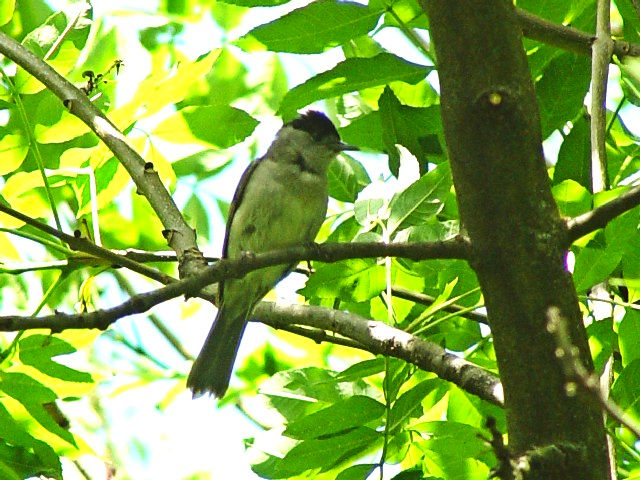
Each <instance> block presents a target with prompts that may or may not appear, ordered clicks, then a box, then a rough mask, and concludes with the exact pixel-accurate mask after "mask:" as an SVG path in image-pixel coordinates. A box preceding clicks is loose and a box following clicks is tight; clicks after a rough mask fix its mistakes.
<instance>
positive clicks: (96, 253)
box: [0, 203, 175, 284]
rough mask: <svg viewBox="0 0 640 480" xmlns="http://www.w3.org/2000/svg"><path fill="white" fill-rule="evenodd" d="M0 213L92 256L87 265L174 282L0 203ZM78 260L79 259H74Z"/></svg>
mask: <svg viewBox="0 0 640 480" xmlns="http://www.w3.org/2000/svg"><path fill="white" fill-rule="evenodd" d="M0 212H3V213H6V214H7V215H11V216H12V217H14V218H17V219H18V220H21V221H23V222H24V223H26V224H28V225H31V226H32V227H35V228H37V229H38V230H40V231H43V232H46V233H48V234H49V235H52V236H54V237H56V238H59V239H60V240H63V241H64V242H66V243H67V244H68V245H69V246H70V247H71V248H73V249H74V250H80V251H81V252H85V253H88V254H90V255H92V256H93V257H94V258H89V259H86V260H87V262H88V263H90V262H91V261H93V262H95V261H96V260H98V259H102V260H107V261H108V262H110V263H111V264H112V265H119V266H121V267H126V268H128V269H129V270H133V271H134V272H138V273H139V274H141V275H144V276H145V277H149V278H152V279H154V280H157V281H159V282H160V283H164V284H166V283H170V282H173V281H175V278H173V277H170V276H169V275H166V274H164V273H162V272H160V271H159V270H156V269H153V268H151V267H148V266H146V265H144V264H142V263H138V262H134V261H133V260H130V259H128V258H126V257H123V256H121V255H118V254H116V253H114V252H112V251H111V250H107V249H106V248H102V247H99V246H98V245H96V244H95V243H93V242H91V241H89V240H87V239H85V238H80V237H74V236H73V235H69V234H67V233H64V232H61V231H59V230H56V229H55V228H53V227H50V226H49V225H47V224H46V223H42V222H40V221H38V220H35V219H33V218H31V217H29V216H27V215H25V214H23V213H20V212H18V211H16V210H14V209H13V208H10V207H8V206H6V205H5V204H3V203H0ZM69 260H70V261H71V260H74V257H70V258H69ZM76 260H79V259H76Z"/></svg>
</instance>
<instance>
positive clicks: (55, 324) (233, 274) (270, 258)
mask: <svg viewBox="0 0 640 480" xmlns="http://www.w3.org/2000/svg"><path fill="white" fill-rule="evenodd" d="M47 228H51V227H49V226H47ZM65 235H66V234H65ZM72 238H73V237H72ZM469 251H470V247H469V244H468V243H467V241H466V240H465V239H463V238H462V237H456V238H454V239H452V240H446V241H442V242H423V243H396V244H384V243H376V242H371V243H364V242H363V243H325V244H322V245H319V244H312V245H307V246H298V247H291V248H287V249H283V250H276V251H273V252H267V253H261V254H256V255H245V256H242V257H240V258H235V259H222V260H220V261H219V262H217V263H216V264H215V265H212V266H209V267H207V268H206V269H204V270H203V271H202V272H201V273H199V274H196V275H193V276H191V277H188V278H185V279H182V280H178V281H176V280H174V279H172V280H171V281H170V282H169V284H168V285H167V286H165V287H162V288H159V289H157V290H154V291H152V292H147V293H142V294H139V295H135V296H133V297H131V298H130V299H129V300H127V301H125V302H124V303H122V304H120V305H118V306H117V307H112V308H108V309H105V310H98V311H95V312H88V313H80V314H66V313H60V312H56V313H55V314H54V315H48V316H44V317H38V318H34V317H24V316H17V315H12V316H5V317H0V331H17V330H27V329H33V328H46V329H51V330H52V331H54V332H60V331H62V330H66V329H69V328H98V329H101V330H104V329H106V328H107V327H108V326H109V325H110V324H112V323H113V322H115V321H116V320H118V319H120V318H122V317H125V316H128V315H133V314H137V313H143V312H145V311H147V310H149V309H150V308H152V307H154V306H156V305H158V304H160V303H162V302H165V301H167V300H170V299H172V298H175V297H178V296H180V295H187V296H200V297H203V298H206V299H207V300H211V299H210V298H208V297H204V296H203V294H202V292H201V290H202V289H203V288H205V287H206V286H208V285H211V284H213V283H217V282H219V281H221V280H224V279H228V278H241V277H243V276H244V275H246V274H247V273H249V272H251V271H253V270H257V269H259V268H265V267H270V266H273V265H281V264H285V265H287V264H291V263H296V262H299V261H302V260H317V261H321V262H325V263H331V262H337V261H340V260H347V259H350V258H377V257H404V258H409V259H412V260H429V259H438V258H467V257H468V256H469ZM118 258H119V259H121V258H122V257H119V256H118ZM169 278H170V277H169Z"/></svg>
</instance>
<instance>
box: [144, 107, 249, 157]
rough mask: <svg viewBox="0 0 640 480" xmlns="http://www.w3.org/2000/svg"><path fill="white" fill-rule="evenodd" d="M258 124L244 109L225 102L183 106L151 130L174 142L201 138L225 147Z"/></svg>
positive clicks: (242, 137) (192, 140)
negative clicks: (221, 103)
mask: <svg viewBox="0 0 640 480" xmlns="http://www.w3.org/2000/svg"><path fill="white" fill-rule="evenodd" d="M256 125H258V122H257V120H255V119H254V118H253V117H251V116H250V115H249V114H248V113H246V112H244V111H243V110H239V109H237V108H233V107H227V106H220V105H218V106H203V107H197V106H195V107H185V108H183V109H182V110H180V111H178V112H176V113H175V114H173V115H171V116H170V117H169V118H167V119H166V120H164V121H162V122H160V124H159V125H158V126H157V127H156V128H155V129H154V130H153V133H154V134H155V135H157V136H158V137H160V138H163V139H165V140H167V141H170V142H173V143H185V144H188V143H193V142H198V141H200V140H201V141H204V142H207V143H208V144H211V145H215V146H216V147H219V148H228V147H230V146H232V145H235V144H236V143H239V142H241V141H242V140H244V139H245V138H247V137H248V136H249V135H250V134H251V132H253V130H254V128H255V127H256Z"/></svg>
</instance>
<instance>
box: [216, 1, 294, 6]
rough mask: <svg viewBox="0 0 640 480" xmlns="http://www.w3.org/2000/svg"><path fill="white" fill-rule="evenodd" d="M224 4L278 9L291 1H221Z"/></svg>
mask: <svg viewBox="0 0 640 480" xmlns="http://www.w3.org/2000/svg"><path fill="white" fill-rule="evenodd" d="M221 1H222V2H224V3H230V4H232V5H238V6H240V7H276V6H278V5H284V4H285V3H289V2H290V1H291V0H221Z"/></svg>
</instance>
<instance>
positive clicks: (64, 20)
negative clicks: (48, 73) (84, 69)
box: [3, 0, 91, 58]
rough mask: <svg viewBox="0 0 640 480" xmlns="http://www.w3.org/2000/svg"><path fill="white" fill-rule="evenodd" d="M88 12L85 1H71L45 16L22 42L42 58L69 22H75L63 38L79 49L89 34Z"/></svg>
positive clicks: (89, 7)
mask: <svg viewBox="0 0 640 480" xmlns="http://www.w3.org/2000/svg"><path fill="white" fill-rule="evenodd" d="M3 3H4V0H3ZM90 13H91V6H90V5H89V4H88V3H87V2H84V1H80V2H75V3H72V4H70V5H68V6H67V8H65V9H64V10H62V11H59V12H56V13H54V14H53V15H51V16H50V17H49V18H47V20H46V21H45V22H44V23H43V24H42V25H40V26H39V27H38V28H36V29H35V30H33V31H32V32H30V33H29V34H28V35H27V36H26V37H25V38H24V40H22V44H23V45H24V46H25V47H27V48H28V49H29V50H31V51H32V52H33V53H35V54H36V55H38V56H39V57H40V58H43V57H44V56H45V55H46V54H47V52H48V51H49V49H50V48H51V46H52V45H53V44H54V43H55V42H56V41H58V39H59V38H60V36H61V35H62V33H63V32H64V31H65V30H66V29H67V27H68V26H69V25H70V23H71V22H75V23H74V26H73V27H72V28H71V29H70V30H69V31H68V32H66V33H65V37H64V38H65V41H71V42H73V44H74V46H75V47H76V48H77V49H81V48H82V47H83V46H84V43H85V41H86V39H87V37H88V35H89V28H88V27H89V26H90V25H91V23H90V20H89V18H87V15H88V14H90Z"/></svg>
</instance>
